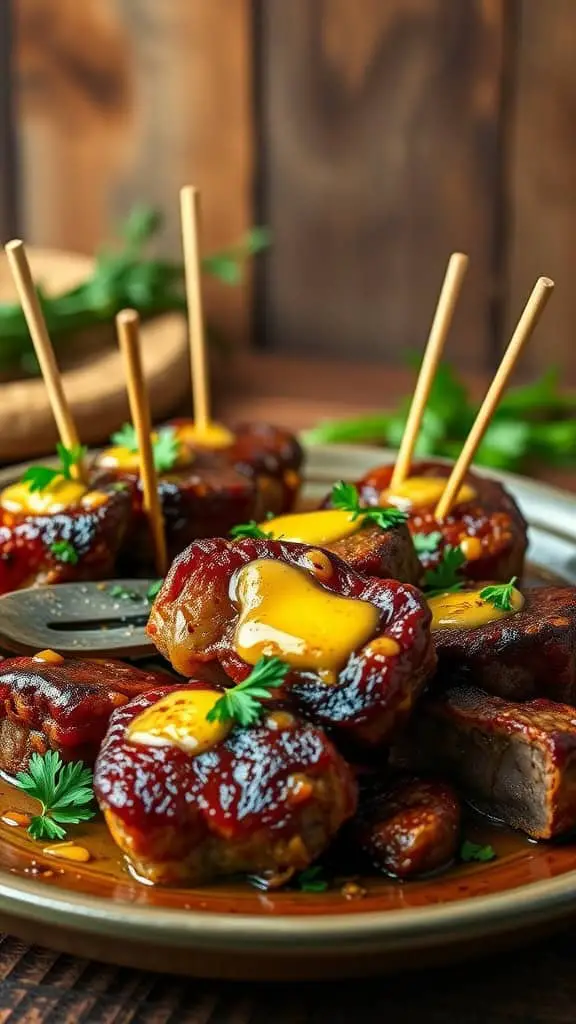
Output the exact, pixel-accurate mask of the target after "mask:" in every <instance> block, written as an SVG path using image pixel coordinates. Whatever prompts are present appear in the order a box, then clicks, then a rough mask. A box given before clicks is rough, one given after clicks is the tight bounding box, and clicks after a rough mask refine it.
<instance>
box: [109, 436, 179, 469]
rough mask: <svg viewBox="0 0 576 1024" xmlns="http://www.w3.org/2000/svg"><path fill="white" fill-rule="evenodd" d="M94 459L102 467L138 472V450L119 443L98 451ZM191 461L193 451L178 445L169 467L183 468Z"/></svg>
mask: <svg viewBox="0 0 576 1024" xmlns="http://www.w3.org/2000/svg"><path fill="white" fill-rule="evenodd" d="M152 437H153V438H154V437H156V435H155V434H153V435H152ZM96 461H97V463H98V465H99V466H101V467H102V468H103V469H119V470H126V471H127V472H128V473H139V472H140V452H133V451H131V450H130V448H123V447H122V446H121V445H116V446H115V447H112V448H105V449H104V451H103V452H100V454H99V456H98V458H97V460H96ZM193 461H194V455H193V453H192V452H190V451H188V450H187V449H186V448H183V447H182V445H179V447H178V454H177V456H176V460H175V462H174V465H173V466H172V467H171V469H184V468H185V467H186V466H189V465H190V464H191V463H192V462H193ZM169 472H170V470H169Z"/></svg>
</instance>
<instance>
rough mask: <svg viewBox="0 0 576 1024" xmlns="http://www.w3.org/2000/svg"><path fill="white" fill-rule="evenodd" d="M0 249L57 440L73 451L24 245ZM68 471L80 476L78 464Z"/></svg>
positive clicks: (72, 431) (74, 435) (71, 427)
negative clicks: (15, 296) (46, 394)
mask: <svg viewBox="0 0 576 1024" xmlns="http://www.w3.org/2000/svg"><path fill="white" fill-rule="evenodd" d="M4 248H5V252H6V256H7V258H8V265H9V267H10V270H11V272H12V277H13V278H14V283H15V285H16V289H17V292H18V298H19V299H20V304H21V306H22V310H23V312H24V316H25V318H26V323H27V325H28V330H29V331H30V337H31V338H32V343H33V345H34V351H35V352H36V357H37V359H38V362H39V364H40V370H41V373H42V376H43V378H44V383H45V385H46V391H47V392H48V400H49V402H50V407H51V409H52V415H53V416H54V419H55V421H56V427H57V430H58V434H59V435H60V440H61V442H62V444H63V445H64V446H65V447H66V448H70V449H71V448H77V447H78V446H79V445H80V439H79V437H78V431H77V429H76V424H75V422H74V417H73V416H72V410H71V408H70V406H69V404H68V399H67V398H66V393H65V391H64V385H63V383H62V376H61V374H60V370H59V369H58V364H57V362H56V356H55V354H54V349H53V347H52V342H51V341H50V337H49V335H48V329H47V327H46V321H45V319H44V314H43V312H42V308H41V306H40V302H39V301H38V293H37V291H36V288H35V286H34V280H33V278H32V271H31V270H30V264H29V262H28V256H27V255H26V249H25V246H24V242H22V241H20V239H14V240H13V241H12V242H8V243H7V245H6V246H5V247H4ZM72 472H73V473H74V475H75V476H77V477H80V478H81V477H82V475H83V467H82V465H81V464H80V463H75V464H74V466H73V467H72Z"/></svg>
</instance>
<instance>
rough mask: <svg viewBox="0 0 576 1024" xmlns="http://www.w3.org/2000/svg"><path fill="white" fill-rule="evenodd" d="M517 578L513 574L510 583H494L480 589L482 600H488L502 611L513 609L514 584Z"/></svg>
mask: <svg viewBox="0 0 576 1024" xmlns="http://www.w3.org/2000/svg"><path fill="white" fill-rule="evenodd" d="M517 580H518V577H517V576H513V577H512V579H511V580H510V582H509V583H492V584H490V586H488V587H484V588H483V589H482V590H481V591H480V598H481V600H482V601H488V602H489V603H490V604H491V605H494V608H498V609H499V610H500V611H502V612H509V611H511V610H512V597H513V593H514V584H515V583H516V582H517Z"/></svg>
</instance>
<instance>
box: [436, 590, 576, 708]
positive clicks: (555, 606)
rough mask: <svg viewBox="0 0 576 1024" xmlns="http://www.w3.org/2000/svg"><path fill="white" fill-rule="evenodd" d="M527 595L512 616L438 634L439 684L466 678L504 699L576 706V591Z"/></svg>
mask: <svg viewBox="0 0 576 1024" xmlns="http://www.w3.org/2000/svg"><path fill="white" fill-rule="evenodd" d="M523 594H524V605H523V607H522V608H521V609H520V610H519V611H515V612H514V613H513V614H510V615H506V616H505V617H503V618H498V619H495V620H494V621H492V622H487V623H486V624H484V625H480V626H476V627H475V628H472V629H470V628H463V627H460V628H452V629H439V630H437V631H435V632H434V643H435V646H436V653H437V654H438V674H437V677H436V679H437V682H438V684H439V685H441V686H446V685H447V686H451V685H453V684H455V683H456V682H464V683H466V684H471V685H473V686H478V687H480V689H483V690H487V691H488V692H489V693H493V694H495V695H496V696H498V697H504V698H505V699H506V700H513V701H524V700H532V698H534V697H547V698H549V699H550V700H555V701H561V702H563V703H566V704H572V705H575V704H576V589H575V588H574V587H541V588H535V589H527V590H525V591H524V592H523ZM432 603H433V602H432Z"/></svg>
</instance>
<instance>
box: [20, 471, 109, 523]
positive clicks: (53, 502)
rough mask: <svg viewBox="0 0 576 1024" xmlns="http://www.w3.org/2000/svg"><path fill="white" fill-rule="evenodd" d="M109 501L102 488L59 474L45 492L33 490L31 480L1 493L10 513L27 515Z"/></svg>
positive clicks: (90, 505)
mask: <svg viewBox="0 0 576 1024" xmlns="http://www.w3.org/2000/svg"><path fill="white" fill-rule="evenodd" d="M106 501H108V496H107V495H106V494H103V493H101V492H100V491H89V490H88V488H87V487H85V486H84V484H81V483H80V481H79V480H67V479H66V478H65V477H63V476H58V477H55V479H54V480H53V481H52V482H51V483H50V484H48V486H47V487H45V488H44V489H43V490H42V491H31V490H30V485H29V484H28V483H17V484H12V485H11V486H10V487H6V489H5V490H3V491H2V494H1V495H0V504H1V505H2V508H3V509H5V511H6V512H15V513H17V514H22V513H24V514H25V515H55V514H56V513H58V512H65V511H66V509H68V508H79V507H80V508H82V507H85V508H94V507H96V506H98V505H103V504H104V503H105V502H106Z"/></svg>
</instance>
